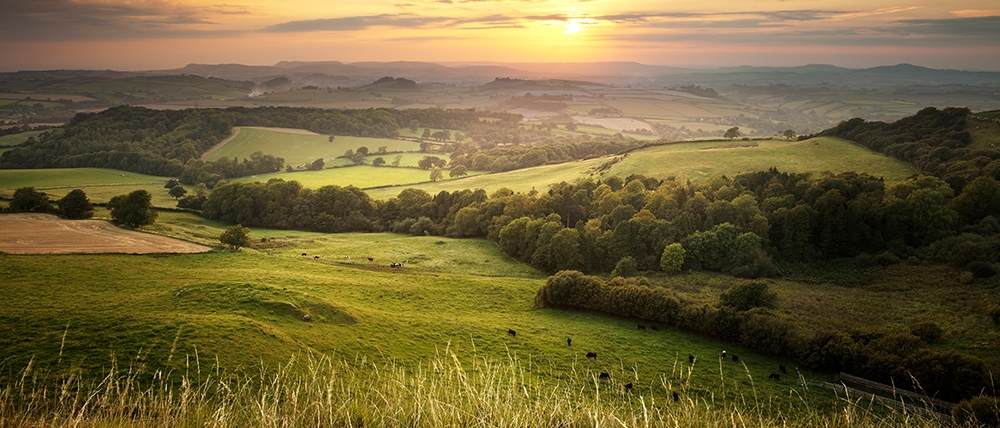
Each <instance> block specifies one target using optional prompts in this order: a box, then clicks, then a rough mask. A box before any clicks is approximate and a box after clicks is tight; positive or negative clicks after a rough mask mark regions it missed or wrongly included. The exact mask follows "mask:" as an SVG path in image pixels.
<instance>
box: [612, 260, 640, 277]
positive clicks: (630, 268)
mask: <svg viewBox="0 0 1000 428" xmlns="http://www.w3.org/2000/svg"><path fill="white" fill-rule="evenodd" d="M611 276H612V277H616V276H621V277H630V276H639V264H638V263H636V261H635V258H634V257H632V256H625V257H622V258H621V260H618V264H617V265H615V270H613V271H611Z"/></svg>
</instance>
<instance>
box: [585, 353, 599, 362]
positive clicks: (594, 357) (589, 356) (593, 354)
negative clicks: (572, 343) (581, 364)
mask: <svg viewBox="0 0 1000 428" xmlns="http://www.w3.org/2000/svg"><path fill="white" fill-rule="evenodd" d="M587 358H593V359H595V360H596V359H597V353H596V352H588V353H587Z"/></svg>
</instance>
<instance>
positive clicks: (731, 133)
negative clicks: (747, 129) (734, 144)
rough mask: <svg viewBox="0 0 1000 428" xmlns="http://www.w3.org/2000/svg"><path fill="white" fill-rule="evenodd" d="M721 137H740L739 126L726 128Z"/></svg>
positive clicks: (730, 138)
mask: <svg viewBox="0 0 1000 428" xmlns="http://www.w3.org/2000/svg"><path fill="white" fill-rule="evenodd" d="M723 137H725V138H726V139H729V140H732V139H734V138H739V137H740V127H739V126H734V127H732V128H729V129H727V130H726V134H725V135H723Z"/></svg>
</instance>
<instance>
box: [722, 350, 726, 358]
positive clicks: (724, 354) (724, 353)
mask: <svg viewBox="0 0 1000 428" xmlns="http://www.w3.org/2000/svg"><path fill="white" fill-rule="evenodd" d="M722 359H723V360H725V359H726V351H722Z"/></svg>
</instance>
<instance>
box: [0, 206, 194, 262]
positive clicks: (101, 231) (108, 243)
mask: <svg viewBox="0 0 1000 428" xmlns="http://www.w3.org/2000/svg"><path fill="white" fill-rule="evenodd" d="M210 250H211V248H209V247H206V246H204V245H198V244H192V243H190V242H187V241H181V240H179V239H173V238H168V237H166V236H159V235H151V234H148V233H142V232H136V231H133V230H125V229H120V228H118V227H115V226H114V225H113V224H111V223H108V222H106V221H104V220H63V219H60V218H59V217H56V216H54V215H49V214H4V215H0V252H4V253H9V254H73V253H125V254H152V253H204V252H207V251H210Z"/></svg>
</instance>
